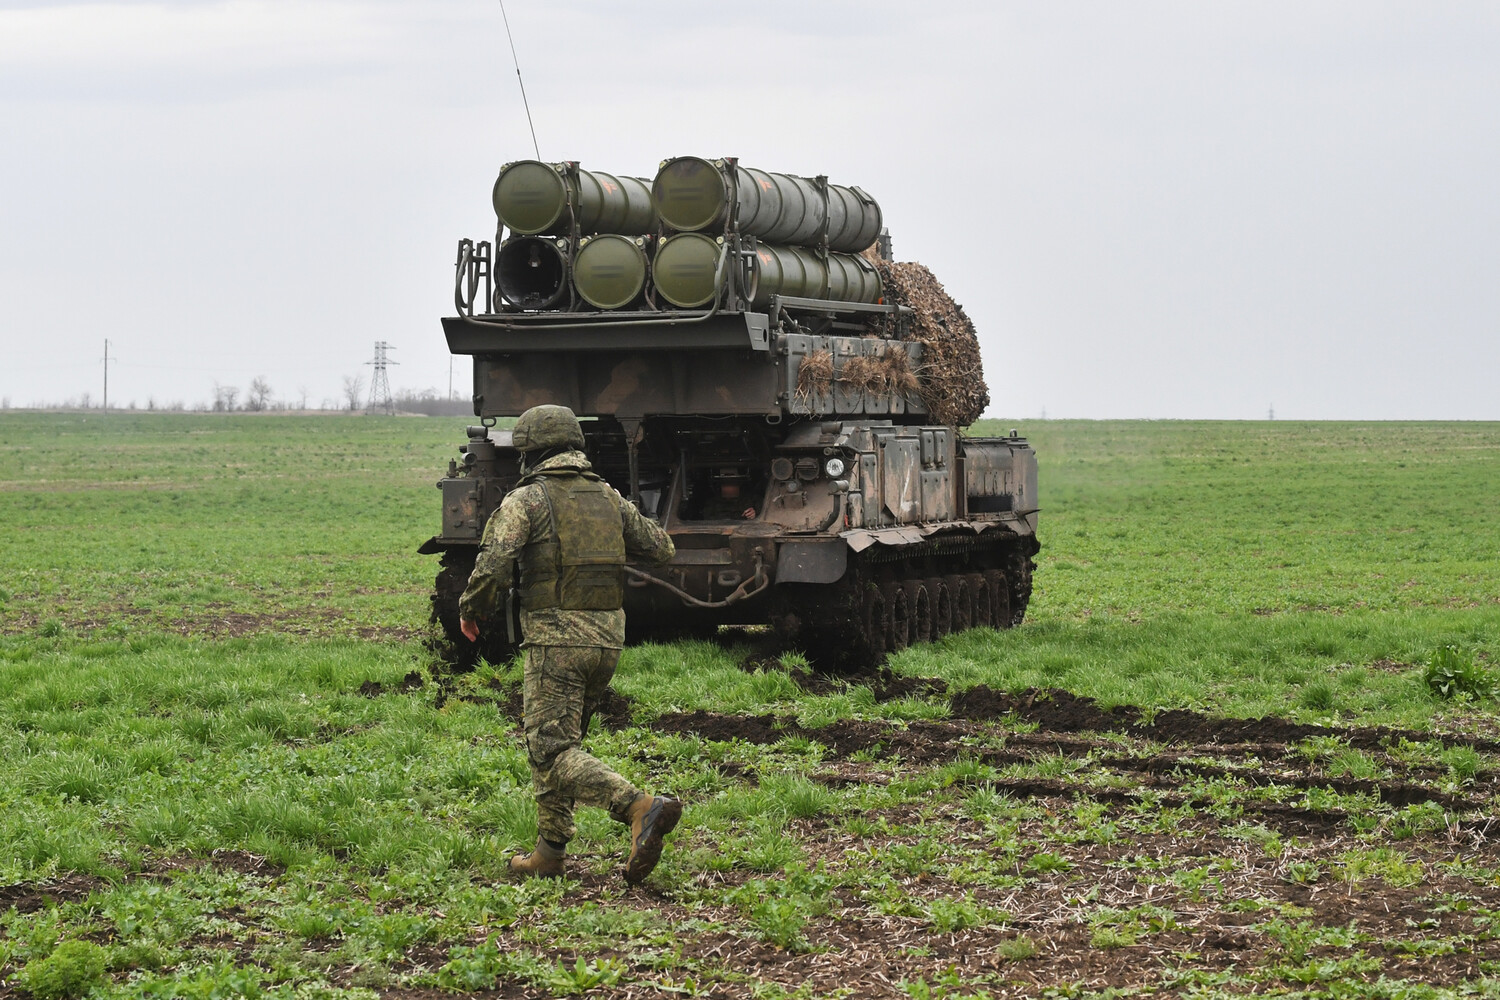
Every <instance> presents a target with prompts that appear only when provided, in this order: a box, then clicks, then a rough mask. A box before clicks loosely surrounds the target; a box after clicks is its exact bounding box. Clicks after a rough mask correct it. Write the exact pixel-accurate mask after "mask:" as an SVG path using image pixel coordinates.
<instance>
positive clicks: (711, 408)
mask: <svg viewBox="0 0 1500 1000" xmlns="http://www.w3.org/2000/svg"><path fill="white" fill-rule="evenodd" d="M494 203H495V209H496V213H497V216H498V218H499V220H500V225H499V227H498V229H497V231H496V235H495V240H494V242H493V244H492V243H490V242H488V241H485V242H478V243H476V242H474V241H471V240H463V241H461V242H460V244H459V250H458V257H457V264H456V274H455V293H454V306H455V315H453V316H449V317H446V318H444V319H443V320H442V325H443V332H444V335H445V336H446V338H447V341H448V347H449V349H450V351H452V352H453V353H454V354H460V355H470V356H471V357H472V358H473V365H474V393H473V399H474V412H475V414H476V415H477V416H478V417H479V423H477V424H475V425H474V426H471V427H469V428H468V441H467V442H465V443H464V444H462V445H461V446H460V447H459V449H458V450H459V452H460V457H459V458H458V459H455V460H454V461H452V462H450V464H449V468H448V474H447V476H446V477H445V478H444V479H442V481H441V482H439V483H438V487H439V488H440V489H441V491H442V498H443V504H442V529H441V532H440V533H439V534H437V535H435V536H433V537H432V538H430V539H429V540H428V541H427V542H426V543H424V544H423V545H422V546H421V549H420V551H421V552H423V553H426V554H441V567H440V571H439V573H438V576H437V585H436V591H435V593H434V595H433V609H432V615H433V620H434V622H437V623H439V624H440V625H441V628H442V631H443V633H445V635H446V639H447V641H448V642H450V643H451V644H452V648H453V650H454V655H455V658H456V659H457V660H458V661H459V662H461V663H462V662H470V663H472V662H474V660H475V659H476V658H477V657H479V656H483V657H485V658H487V659H491V660H497V659H500V658H504V657H506V656H508V655H509V654H511V653H512V652H514V649H515V646H516V644H517V643H518V642H519V641H520V640H521V639H522V638H523V637H520V636H517V635H515V634H514V629H511V630H509V632H508V630H507V629H506V628H505V626H504V625H503V624H492V625H491V626H490V627H489V628H488V629H486V631H485V632H484V633H483V634H482V635H481V638H480V641H479V642H478V643H477V644H472V643H469V642H468V641H467V640H466V639H464V637H463V636H462V634H461V633H460V631H459V627H458V597H459V595H460V594H461V593H462V592H463V589H464V587H465V585H466V583H467V580H468V576H469V573H470V571H471V569H472V568H473V565H474V559H475V556H476V554H477V552H478V547H479V542H480V537H481V534H482V532H483V530H484V526H485V523H486V521H487V520H488V518H489V516H490V514H491V513H492V512H493V511H494V510H495V509H496V508H497V507H498V506H499V505H500V501H501V499H502V498H503V497H504V496H505V493H506V491H507V490H509V489H511V488H512V487H513V486H514V485H515V484H516V482H517V480H518V479H519V478H520V456H519V453H518V452H517V451H516V450H515V449H514V447H513V446H512V444H511V439H510V432H509V431H508V430H505V429H502V428H500V427H499V426H497V423H498V421H500V420H501V419H502V418H507V417H515V416H518V415H520V414H521V413H522V412H523V411H524V410H526V409H527V408H529V407H531V406H534V405H537V404H540V403H560V404H562V405H565V406H568V407H570V408H571V409H572V410H573V411H574V412H575V413H577V414H578V416H579V417H580V419H581V421H582V424H583V428H584V436H585V439H586V441H587V453H588V456H589V459H590V461H591V462H592V463H593V467H594V469H595V470H596V471H597V472H599V473H600V474H601V475H602V476H604V477H605V478H606V479H607V480H608V481H609V482H610V483H611V484H612V485H614V486H615V488H616V489H618V490H619V491H620V492H621V493H622V494H624V495H625V496H627V497H629V498H630V500H631V501H633V502H634V503H636V504H637V505H638V506H639V508H640V509H641V510H642V511H643V512H644V513H645V514H646V515H648V516H649V517H652V518H654V519H656V520H657V521H658V522H659V523H660V524H661V525H662V526H663V527H664V528H665V529H666V530H667V531H668V533H670V535H671V536H672V539H673V541H674V542H675V544H676V547H677V554H676V556H675V558H673V560H672V561H671V563H670V564H668V565H666V566H662V567H655V568H650V567H636V566H631V567H627V570H626V583H627V587H626V604H625V608H626V615H627V622H628V629H629V632H630V634H631V636H632V641H635V640H636V639H639V638H647V637H651V638H658V637H659V638H667V637H673V636H681V635H694V634H704V633H707V632H710V631H711V630H713V629H716V628H717V627H718V626H719V625H724V624H769V625H771V626H773V627H774V628H775V629H776V631H777V632H778V634H779V635H780V636H781V637H782V639H783V641H785V642H786V643H787V644H788V645H789V646H790V647H792V648H798V649H802V650H805V651H806V652H807V654H808V655H809V658H810V659H812V660H813V661H814V662H817V663H819V664H822V665H825V666H829V667H834V668H839V667H848V666H862V665H868V664H871V663H873V662H875V661H878V660H879V659H880V657H881V656H882V655H883V654H884V653H885V652H886V651H888V650H899V649H902V648H904V647H905V646H907V645H909V644H914V643H921V642H929V641H933V640H936V639H938V638H941V637H942V636H944V635H946V634H947V633H949V632H954V631H960V630H963V629H967V628H971V627H978V626H989V627H994V628H1008V627H1010V626H1012V625H1015V624H1018V623H1020V622H1021V620H1022V618H1023V617H1024V615H1025V613H1026V605H1027V602H1028V600H1029V598H1030V595H1031V577H1032V571H1033V569H1034V567H1035V563H1034V562H1033V560H1032V556H1033V555H1034V554H1035V553H1036V551H1037V548H1038V545H1037V539H1036V528H1037V510H1038V504H1037V461H1036V455H1035V452H1034V451H1033V450H1032V448H1031V447H1030V446H1029V445H1028V444H1027V442H1026V441H1025V440H1024V439H1023V438H1021V437H1019V436H1017V435H1016V433H1015V432H1014V431H1013V432H1011V435H1010V436H1009V437H989V438H975V437H965V436H963V435H962V434H961V433H960V432H959V429H958V428H957V427H953V426H948V425H945V424H943V423H941V422H936V421H934V420H933V419H932V418H931V416H930V415H929V411H930V410H931V409H932V408H933V406H932V403H933V401H934V400H937V399H939V398H941V394H942V393H943V392H944V391H945V387H944V386H943V385H940V384H934V383H933V382H932V380H931V378H930V375H928V374H924V370H925V369H924V351H925V350H927V349H928V348H929V347H930V345H927V344H924V343H923V342H922V340H921V339H919V337H917V336H916V335H915V333H914V331H915V324H914V322H913V320H914V317H913V314H912V311H911V309H909V308H907V307H905V306H901V305H898V304H896V303H894V302H893V301H891V299H890V297H889V296H888V295H887V290H886V289H885V288H884V287H883V283H882V279H881V268H880V266H878V264H879V260H880V259H881V258H884V259H886V260H888V259H889V256H890V255H889V245H890V244H889V238H888V237H886V236H885V235H884V233H883V230H882V222H883V220H882V217H881V211H880V207H879V205H878V204H877V203H876V202H875V200H874V199H873V198H871V197H870V196H869V195H867V194H866V193H865V192H864V191H862V190H860V189H859V188H857V187H845V186H841V185H837V184H830V183H828V181H827V180H826V179H825V178H822V177H817V178H804V177H794V176H791V175H787V174H779V173H772V172H768V171H761V170H755V169H750V168H746V167H741V166H740V165H739V164H738V162H737V161H736V160H734V159H720V160H708V159H702V158H698V157H680V158H676V159H671V160H667V161H665V162H664V163H663V164H662V167H661V170H660V171H659V172H658V173H657V175H656V177H655V178H654V179H653V180H649V181H648V180H646V179H644V178H633V177H616V176H613V175H610V174H604V173H599V172H592V171H586V170H583V169H580V168H579V166H578V165H577V164H576V163H562V164H548V163H542V162H539V161H534V160H523V161H519V162H516V163H512V164H508V165H507V166H506V167H505V168H504V169H503V170H502V171H501V173H500V176H499V179H498V180H497V181H496V184H495V188H494ZM875 248H878V251H879V252H878V253H877V252H876V249H875ZM976 356H977V351H976Z"/></svg>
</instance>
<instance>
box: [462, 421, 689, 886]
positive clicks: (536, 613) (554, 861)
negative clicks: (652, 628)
mask: <svg viewBox="0 0 1500 1000" xmlns="http://www.w3.org/2000/svg"><path fill="white" fill-rule="evenodd" d="M512 441H513V443H514V444H515V447H516V449H517V450H519V451H520V452H521V473H522V477H521V481H520V482H519V483H518V484H517V485H516V488H515V489H513V490H511V491H510V492H509V493H507V494H506V495H505V499H504V501H502V502H501V504H500V508H499V509H498V510H497V511H495V513H494V515H493V516H492V517H491V518H490V520H489V523H488V524H487V525H486V526H485V529H484V539H483V542H482V544H481V546H480V549H479V557H478V559H477V560H476V561H475V563H474V572H473V574H472V575H470V577H469V585H468V588H467V589H466V590H465V591H464V593H463V596H462V597H461V598H460V599H459V603H458V607H459V615H460V619H461V620H460V626H461V628H462V629H463V633H464V635H465V636H467V637H468V638H469V640H470V641H471V642H472V641H474V640H476V639H477V638H478V637H479V629H480V624H481V623H484V625H485V627H488V628H495V627H500V628H504V627H505V625H504V624H503V622H502V621H497V619H498V618H500V617H501V612H502V611H503V609H504V607H505V601H506V596H507V594H508V593H509V592H510V589H511V587H512V586H513V585H517V584H516V571H517V563H519V571H520V581H519V584H518V587H519V593H520V598H521V631H522V633H523V636H524V640H525V641H524V642H523V643H522V646H523V647H524V648H525V650H526V676H525V699H526V700H525V705H526V720H525V730H526V755H527V757H528V759H529V760H530V762H531V779H532V785H533V787H534V789H535V793H536V805H537V827H538V830H537V834H538V835H537V841H536V847H535V848H533V849H532V851H531V852H530V853H528V854H519V855H516V856H515V857H513V858H511V859H510V870H511V871H512V872H515V873H517V874H520V875H541V876H546V877H551V878H557V877H561V876H562V874H563V857H564V855H565V854H566V851H567V844H568V841H569V840H571V839H572V838H573V834H574V832H575V831H574V826H573V808H574V806H575V805H585V806H597V807H599V808H601V809H608V810H609V815H610V817H611V818H612V819H614V820H616V821H617V822H620V823H625V824H628V825H629V827H630V858H629V860H628V861H627V862H626V866H625V879H626V881H628V882H629V883H630V884H631V885H635V884H637V883H639V882H641V881H642V880H644V879H645V877H646V876H647V875H649V874H650V873H651V870H652V869H653V868H655V867H656V862H657V861H658V859H660V857H661V850H662V838H663V837H664V836H666V834H667V833H669V832H670V831H671V830H672V828H673V827H675V826H676V825H677V821H678V819H679V818H681V816H682V803H681V802H679V801H677V800H676V799H673V798H668V797H666V796H660V795H648V794H646V793H645V792H643V791H641V790H640V789H638V788H636V787H635V786H634V785H632V784H631V783H630V782H629V781H627V780H625V779H624V778H623V777H621V776H620V775H618V774H616V773H615V772H614V771H612V770H610V769H609V768H608V767H606V766H605V765H604V764H603V763H601V762H600V761H599V760H597V759H595V758H594V757H591V756H590V755H589V754H588V753H586V752H584V750H583V749H582V748H581V747H580V746H579V743H580V741H581V740H582V738H583V735H584V729H585V727H586V726H587V723H588V719H589V718H590V717H591V716H592V715H593V713H594V709H595V707H596V706H597V705H598V702H599V699H600V698H601V697H602V696H603V694H604V690H605V688H606V687H608V686H609V682H610V678H612V677H613V676H614V673H615V665H616V663H618V662H619V659H620V650H621V648H622V647H623V646H624V645H625V612H624V610H622V607H621V605H622V604H623V603H624V598H625V561H626V557H627V555H628V556H631V557H634V558H637V559H643V560H645V561H647V562H650V563H653V564H661V563H664V562H666V561H667V560H669V559H671V558H672V555H673V552H674V548H673V545H672V539H671V538H670V537H669V536H668V535H667V533H666V532H665V531H663V530H662V528H661V527H660V526H659V525H658V524H656V523H655V522H654V521H652V520H651V519H649V518H647V517H644V516H643V515H642V514H641V513H640V511H638V510H636V508H635V505H633V504H632V503H630V502H629V501H628V500H626V499H625V498H624V497H622V496H620V494H619V493H617V492H615V490H614V489H613V488H612V487H611V486H610V485H609V484H608V483H606V482H605V481H604V480H603V479H601V478H600V477H599V476H598V475H597V474H596V473H595V472H593V471H592V469H591V467H590V465H589V460H588V458H587V457H586V456H585V455H584V453H583V447H584V441H583V428H582V427H580V426H579V423H578V418H577V417H576V416H574V415H573V411H572V410H570V409H568V408H567V407H565V406H551V405H547V406H534V407H532V408H531V409H529V410H527V411H526V412H525V413H523V414H521V416H520V418H519V419H518V420H517V421H516V426H515V430H514V432H513V434H512Z"/></svg>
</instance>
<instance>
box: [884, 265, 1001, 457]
mask: <svg viewBox="0 0 1500 1000" xmlns="http://www.w3.org/2000/svg"><path fill="white" fill-rule="evenodd" d="M864 256H865V258H866V259H867V260H869V261H870V262H871V263H872V264H874V265H875V267H876V268H877V269H879V271H880V280H881V281H882V282H883V283H884V285H885V294H886V298H887V299H890V300H894V301H895V302H897V303H898V304H900V305H903V306H907V307H909V308H910V309H911V311H912V325H911V333H910V337H911V339H913V340H916V341H918V342H919V343H920V344H921V345H922V365H921V368H920V369H919V370H918V371H917V372H916V374H917V375H919V376H920V380H919V381H920V388H919V389H918V393H919V395H921V397H922V402H924V403H926V404H927V412H928V413H929V414H931V416H932V419H933V420H934V421H935V422H937V423H940V424H952V425H953V426H955V427H967V426H968V425H969V424H972V423H973V422H974V421H976V420H978V419H979V415H980V414H981V413H983V412H984V408H985V407H986V406H989V405H990V390H989V387H988V386H987V385H985V382H984V362H983V361H982V360H981V359H980V356H979V338H978V336H977V335H976V334H975V332H974V323H973V322H972V321H971V320H970V319H969V317H968V315H967V314H966V313H965V312H964V307H963V306H961V305H959V304H958V303H957V302H955V301H953V296H951V295H949V294H948V291H947V289H945V288H944V287H943V285H942V283H941V282H939V281H938V280H937V278H936V277H934V276H933V273H932V272H931V271H929V270H928V269H927V267H926V266H925V265H923V264H918V263H915V262H909V261H908V262H892V261H886V260H881V259H880V258H879V256H878V255H877V254H876V253H875V251H874V249H873V248H872V249H870V250H867V251H865V254H864ZM907 371H908V374H911V371H910V366H908V369H907Z"/></svg>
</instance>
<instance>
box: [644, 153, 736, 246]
mask: <svg viewBox="0 0 1500 1000" xmlns="http://www.w3.org/2000/svg"><path fill="white" fill-rule="evenodd" d="M651 200H652V201H653V202H655V203H656V214H657V215H659V216H661V219H662V221H663V222H665V223H666V224H667V225H668V226H671V227H672V228H673V229H678V230H681V231H682V232H685V233H690V232H695V231H696V230H699V229H704V228H706V227H708V226H711V225H713V224H714V223H715V222H718V221H719V220H721V219H723V217H724V210H725V208H726V206H727V204H728V201H729V192H728V189H727V188H726V187H725V182H724V172H723V171H722V170H721V169H720V168H719V167H717V166H715V165H714V164H712V163H710V162H709V161H708V160H705V159H703V158H702V157H698V156H679V157H677V158H676V159H673V160H668V161H667V162H666V163H665V164H663V165H662V168H661V169H660V170H658V171H657V172H656V180H655V181H654V182H653V183H652V185H651Z"/></svg>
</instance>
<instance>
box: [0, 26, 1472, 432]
mask: <svg viewBox="0 0 1500 1000" xmlns="http://www.w3.org/2000/svg"><path fill="white" fill-rule="evenodd" d="M506 9H507V11H508V12H509V14H510V19H511V26H512V28H513V29H514V31H515V35H516V45H517V49H518V52H519V55H520V60H521V68H522V70H523V72H524V73H525V75H526V85H527V92H528V94H529V96H530V99H531V107H532V112H533V115H534V117H535V119H536V129H537V136H538V139H539V141H540V143H541V152H542V155H543V157H544V158H547V159H564V158H566V159H577V160H580V161H581V162H582V163H583V165H584V166H586V167H593V168H595V169H600V170H605V171H609V172H611V173H618V174H632V175H640V176H647V177H649V176H650V175H651V174H653V173H654V172H655V168H656V165H657V163H658V161H659V160H660V159H661V158H663V157H666V156H671V155H682V154H696V155H707V156H715V155H725V154H728V155H737V156H739V157H740V158H741V160H742V162H744V163H745V164H747V165H750V166H757V167H762V168H764V169H770V170H781V171H786V172H792V173H806V174H816V173H825V174H827V175H828V176H829V178H830V179H831V180H834V181H836V182H839V183H846V184H858V185H860V186H861V187H864V188H865V189H866V190H868V191H869V192H870V193H871V194H873V195H874V196H875V197H876V198H877V199H878V200H879V201H880V203H881V206H882V208H883V209H884V212H885V218H886V222H887V224H888V225H889V227H890V229H891V232H892V235H893V237H894V239H895V246H896V251H897V256H898V257H899V258H901V259H906V260H912V259H914V260H921V261H922V262H924V263H926V264H927V265H928V266H929V267H931V268H932V269H933V271H934V272H935V273H936V274H937V275H938V276H939V278H940V279H941V280H942V281H943V282H944V283H945V284H946V285H947V287H948V289H949V291H950V292H952V293H953V295H954V296H955V297H956V298H957V299H958V300H959V301H961V302H962V303H963V304H964V306H965V307H966V309H967V310H968V311H969V313H970V315H971V316H972V317H973V319H974V321H975V323H976V325H977V326H978V328H979V330H980V336H981V340H982V342H983V345H984V350H985V360H986V374H987V377H988V380H989V383H990V389H991V397H992V399H993V401H994V402H993V404H992V407H991V411H990V412H991V413H992V414H995V415H1003V416H1008V417H1020V418H1026V417H1035V416H1039V415H1040V414H1041V413H1042V412H1043V410H1045V411H1046V414H1047V415H1048V416H1052V417H1065V416H1068V417H1225V418H1241V417H1243V418H1261V417H1264V416H1265V413H1266V410H1267V408H1268V407H1269V406H1271V405H1274V406H1275V408H1276V412H1277V416H1278V417H1288V418H1360V419H1366V418H1368V419H1375V418H1392V419H1406V418H1472V419H1500V393H1497V392H1496V390H1495V388H1494V382H1495V379H1496V373H1497V371H1500V281H1497V277H1500V236H1497V234H1500V194H1497V189H1496V180H1495V178H1497V177H1500V129H1497V127H1496V124H1495V120H1496V114H1497V112H1496V108H1497V106H1500V100H1497V98H1500V59H1496V58H1495V54H1496V53H1497V52H1500V6H1496V5H1495V4H1493V3H1424V4H1415V3H1407V4H1387V3H1371V2H1329V3H1311V4H1310V3H1306V2H1295V3H1277V2H1264V0H1260V2H1253V3H1233V2H1220V3H1201V2H1154V3H1130V4H1122V3H1116V2H1098V3H1059V2H1049V3H1045V4H1043V3H1017V2H974V3H968V2H964V3H958V2H954V3H944V2H940V0H936V2H929V3H925V4H924V3H911V2H909V0H908V2H904V3H883V2H864V3H852V2H837V0H816V2H810V0H803V2H800V3H793V2H790V0H771V2H757V3H755V4H739V5H734V6H733V7H731V6H730V5H724V4H705V3H688V2H663V3H635V4H621V3H602V2H601V3H592V2H582V0H545V2H543V0H507V6H506ZM0 135H3V137H4V138H3V145H0V150H3V154H0V397H4V398H8V399H9V401H10V404H11V405H13V406H25V405H29V404H30V403H32V402H33V401H41V400H45V401H59V400H63V399H67V398H70V397H72V398H76V397H78V396H80V395H81V394H82V393H85V392H89V393H92V394H93V396H94V399H95V401H96V402H97V399H98V395H99V386H100V372H101V365H100V363H99V358H100V356H101V354H102V348H103V339H104V338H105V337H109V338H110V340H111V341H112V343H113V347H112V351H113V352H116V353H117V354H118V356H119V358H120V362H119V364H118V365H117V366H115V367H114V369H113V370H112V372H111V383H110V386H111V392H110V395H111V399H112V401H118V402H121V403H124V402H128V401H130V400H132V399H134V400H135V401H136V402H137V404H138V405H141V406H144V405H146V402H147V400H148V399H154V400H155V401H156V402H157V403H158V405H160V404H163V403H167V402H170V401H173V400H182V401H184V402H186V403H188V404H190V405H191V404H192V403H194V402H198V401H206V400H208V399H209V398H210V397H211V395H212V388H213V384H214V383H215V382H216V381H217V382H219V383H223V384H226V385H236V386H239V387H240V388H241V390H242V391H243V389H244V387H245V386H246V385H247V384H248V383H249V381H250V380H251V379H252V378H254V377H256V376H264V377H265V378H266V379H267V380H268V381H269V382H270V384H271V385H272V387H273V389H274V390H275V395H276V396H277V397H278V398H282V399H289V400H293V401H295V400H297V399H298V398H299V397H300V396H301V394H302V391H303V390H305V391H306V394H307V396H308V399H309V402H310V403H311V404H312V405H317V404H318V403H319V402H320V401H322V400H323V399H325V398H333V397H336V396H338V395H339V392H340V386H341V383H342V379H343V377H344V376H345V375H351V374H367V373H368V371H369V369H368V368H367V367H365V366H363V365H362V362H364V361H366V360H368V359H369V357H370V356H371V345H372V343H373V342H374V341H375V340H379V339H384V340H388V341H390V342H391V343H392V344H394V345H395V346H396V351H395V352H394V354H393V358H394V359H395V360H396V361H398V362H400V367H398V368H395V369H393V370H392V377H391V381H392V384H393V386H395V387H397V388H408V389H414V390H421V389H426V388H435V389H437V390H438V391H439V392H440V393H442V392H446V391H447V387H448V371H449V359H448V354H447V351H446V348H445V347H444V345H443V341H442V336H441V332H440V329H439V327H438V323H437V318H438V316H439V315H441V314H444V313H446V312H449V311H451V308H452V304H451V297H452V296H451V287H452V283H451V268H452V261H453V250H454V245H455V243H456V241H457V240H458V238H459V237H461V236H471V237H475V238H488V237H490V236H491V235H492V234H493V229H494V216H493V213H492V211H491V209H490V207H489V189H490V185H491V184H492V183H493V180H494V175H495V173H496V171H497V170H498V168H499V166H500V165H501V164H502V163H503V162H506V161H508V160H511V159H517V158H522V157H529V156H531V155H533V154H532V149H531V139H530V135H529V133H528V132H527V129H526V120H525V115H524V113H523V111H522V107H521V101H520V95H519V92H518V90H517V88H516V80H515V72H514V69H513V67H512V64H511V60H510V52H509V49H508V48H507V46H506V41H505V32H504V26H503V24H502V22H501V18H500V9H499V6H498V3H497V2H495V0H488V2H486V0H465V2H456V0H426V2H415V0H348V2H316V3H313V2H293V0H285V2H278V0H263V2H249V0H231V2H210V0H200V2H190V0H179V2H159V3H101V4H88V5H84V4H69V3H47V4H31V3H17V2H3V0H0ZM456 371H457V374H456V379H455V381H456V387H457V389H458V391H459V393H460V394H466V393H467V388H468V387H467V377H468V374H467V366H466V365H463V364H460V365H459V367H458V368H457V369H456Z"/></svg>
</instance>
